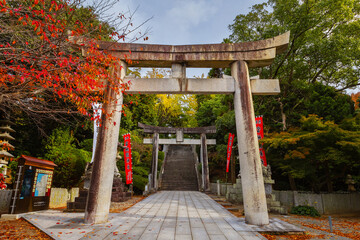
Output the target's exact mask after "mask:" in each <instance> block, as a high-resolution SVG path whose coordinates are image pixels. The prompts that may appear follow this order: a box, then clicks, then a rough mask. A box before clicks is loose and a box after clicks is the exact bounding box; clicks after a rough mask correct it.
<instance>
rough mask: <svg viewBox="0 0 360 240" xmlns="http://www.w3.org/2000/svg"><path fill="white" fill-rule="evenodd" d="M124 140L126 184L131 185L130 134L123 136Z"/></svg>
mask: <svg viewBox="0 0 360 240" xmlns="http://www.w3.org/2000/svg"><path fill="white" fill-rule="evenodd" d="M123 138H124V147H125V148H124V161H125V178H126V184H131V183H132V181H133V179H132V159H131V137H130V133H128V134H125V135H123Z"/></svg>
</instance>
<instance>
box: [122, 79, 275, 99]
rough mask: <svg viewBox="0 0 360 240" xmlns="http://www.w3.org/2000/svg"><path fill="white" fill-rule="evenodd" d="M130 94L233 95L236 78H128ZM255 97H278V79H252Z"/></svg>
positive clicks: (252, 89)
mask: <svg viewBox="0 0 360 240" xmlns="http://www.w3.org/2000/svg"><path fill="white" fill-rule="evenodd" d="M125 81H126V82H128V83H129V90H127V91H126V92H127V93H129V94H137V93H142V94H233V93H234V92H235V84H234V78H233V77H231V76H229V77H225V78H199V79H197V78H185V79H179V78H133V77H126V78H125ZM251 91H252V94H253V95H276V94H279V93H280V84H279V80H278V79H252V80H251Z"/></svg>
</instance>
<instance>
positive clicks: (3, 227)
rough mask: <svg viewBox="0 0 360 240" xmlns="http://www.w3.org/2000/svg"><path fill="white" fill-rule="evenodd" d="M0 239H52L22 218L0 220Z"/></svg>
mask: <svg viewBox="0 0 360 240" xmlns="http://www.w3.org/2000/svg"><path fill="white" fill-rule="evenodd" d="M0 239H39V240H42V239H52V238H50V237H49V236H48V235H46V234H45V233H43V232H42V231H40V230H39V229H37V228H36V227H34V226H33V225H31V224H30V223H28V222H27V221H25V220H24V219H17V220H10V221H0Z"/></svg>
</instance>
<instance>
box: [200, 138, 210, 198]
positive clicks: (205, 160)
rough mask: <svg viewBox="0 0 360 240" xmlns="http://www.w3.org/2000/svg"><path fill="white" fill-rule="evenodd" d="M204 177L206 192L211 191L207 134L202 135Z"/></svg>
mask: <svg viewBox="0 0 360 240" xmlns="http://www.w3.org/2000/svg"><path fill="white" fill-rule="evenodd" d="M201 156H202V177H203V187H204V191H205V192H206V191H210V179H209V164H208V154H207V144H206V134H205V133H202V134H201Z"/></svg>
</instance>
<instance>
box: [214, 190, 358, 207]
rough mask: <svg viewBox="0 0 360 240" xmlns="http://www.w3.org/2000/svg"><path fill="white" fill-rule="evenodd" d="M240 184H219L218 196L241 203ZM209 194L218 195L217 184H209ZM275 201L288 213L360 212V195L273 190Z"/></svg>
mask: <svg viewBox="0 0 360 240" xmlns="http://www.w3.org/2000/svg"><path fill="white" fill-rule="evenodd" d="M240 186H241V185H240V183H238V184H230V183H220V195H221V196H226V198H227V200H229V201H231V202H233V201H234V202H240V203H241V202H242V196H239V197H238V198H236V197H235V195H240V194H241V187H240ZM210 187H211V192H212V193H214V194H217V193H218V189H217V183H211V184H210ZM272 192H273V194H275V196H276V200H278V201H280V203H281V205H282V206H284V207H286V208H287V209H288V211H289V212H290V210H291V208H292V207H293V206H299V205H308V206H313V207H314V208H316V210H318V211H319V213H320V214H338V213H354V212H360V193H322V194H316V193H311V192H296V191H277V190H273V191H272Z"/></svg>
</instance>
